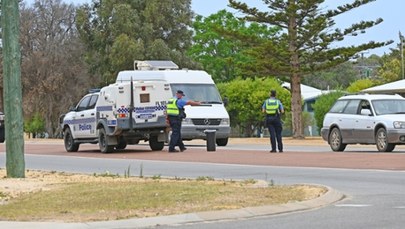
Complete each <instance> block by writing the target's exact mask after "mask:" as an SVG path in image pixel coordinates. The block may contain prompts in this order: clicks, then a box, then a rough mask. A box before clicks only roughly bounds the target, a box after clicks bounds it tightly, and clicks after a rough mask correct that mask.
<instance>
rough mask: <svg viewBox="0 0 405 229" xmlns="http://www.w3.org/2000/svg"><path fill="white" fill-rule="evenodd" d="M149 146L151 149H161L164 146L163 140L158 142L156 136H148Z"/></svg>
mask: <svg viewBox="0 0 405 229" xmlns="http://www.w3.org/2000/svg"><path fill="white" fill-rule="evenodd" d="M149 146H150V148H151V149H152V150H153V151H158V150H162V149H163V147H164V146H165V143H164V142H158V138H157V136H150V138H149Z"/></svg>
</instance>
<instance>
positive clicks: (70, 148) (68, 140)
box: [63, 128, 80, 152]
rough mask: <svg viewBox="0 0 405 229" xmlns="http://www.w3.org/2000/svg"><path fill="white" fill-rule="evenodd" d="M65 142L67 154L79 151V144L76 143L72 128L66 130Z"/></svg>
mask: <svg viewBox="0 0 405 229" xmlns="http://www.w3.org/2000/svg"><path fill="white" fill-rule="evenodd" d="M63 142H64V143H65V149H66V151H67V152H77V151H78V150H79V145H80V144H79V143H76V142H75V140H74V139H73V136H72V131H71V130H70V128H66V129H65V131H64V134H63Z"/></svg>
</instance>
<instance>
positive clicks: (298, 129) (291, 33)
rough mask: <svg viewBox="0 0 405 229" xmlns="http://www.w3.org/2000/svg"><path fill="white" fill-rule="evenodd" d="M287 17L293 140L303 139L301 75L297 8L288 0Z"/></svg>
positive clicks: (293, 0) (292, 1) (292, 0)
mask: <svg viewBox="0 0 405 229" xmlns="http://www.w3.org/2000/svg"><path fill="white" fill-rule="evenodd" d="M288 4H289V10H288V11H287V14H288V16H289V24H288V39H289V47H288V50H289V52H290V66H291V77H290V80H291V82H290V86H291V114H292V134H293V138H296V139H303V138H304V129H303V128H302V102H301V75H300V62H299V53H298V47H297V33H298V31H297V21H296V20H297V19H296V17H295V15H297V7H296V3H295V0H289V1H288Z"/></svg>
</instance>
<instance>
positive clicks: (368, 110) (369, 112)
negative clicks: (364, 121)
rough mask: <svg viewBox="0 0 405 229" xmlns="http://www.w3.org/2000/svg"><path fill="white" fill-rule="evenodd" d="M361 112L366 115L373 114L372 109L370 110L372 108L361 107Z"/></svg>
mask: <svg viewBox="0 0 405 229" xmlns="http://www.w3.org/2000/svg"><path fill="white" fill-rule="evenodd" d="M360 114H361V115H366V116H371V111H370V109H361V111H360Z"/></svg>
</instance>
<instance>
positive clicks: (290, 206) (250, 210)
mask: <svg viewBox="0 0 405 229" xmlns="http://www.w3.org/2000/svg"><path fill="white" fill-rule="evenodd" d="M318 186H319V185H318ZM324 187H325V188H327V190H328V191H327V192H326V193H325V194H323V195H322V196H320V197H318V198H315V199H312V200H306V201H301V202H296V203H287V204H280V205H268V206H258V207H247V208H242V209H235V210H220V211H206V212H197V213H189V214H179V215H170V216H158V217H149V218H141V219H126V220H115V221H99V222H87V223H62V222H10V221H7V222H6V221H0V228H9V229H19V228H30V229H36V228H38V229H40V228H62V229H71V228H72V229H73V228H74V229H81V228H83V229H93V228H94V229H95V228H97V229H110V228H114V229H125V228H145V227H152V226H158V225H179V224H190V223H201V222H206V221H219V220H237V219H248V218H253V217H260V216H268V215H275V214H283V213H291V212H297V211H305V210H310V209H316V208H321V207H325V206H327V205H330V204H333V203H335V202H338V201H340V200H342V199H343V198H344V195H343V194H342V193H340V192H338V191H336V190H334V189H332V188H330V187H326V186H324Z"/></svg>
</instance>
